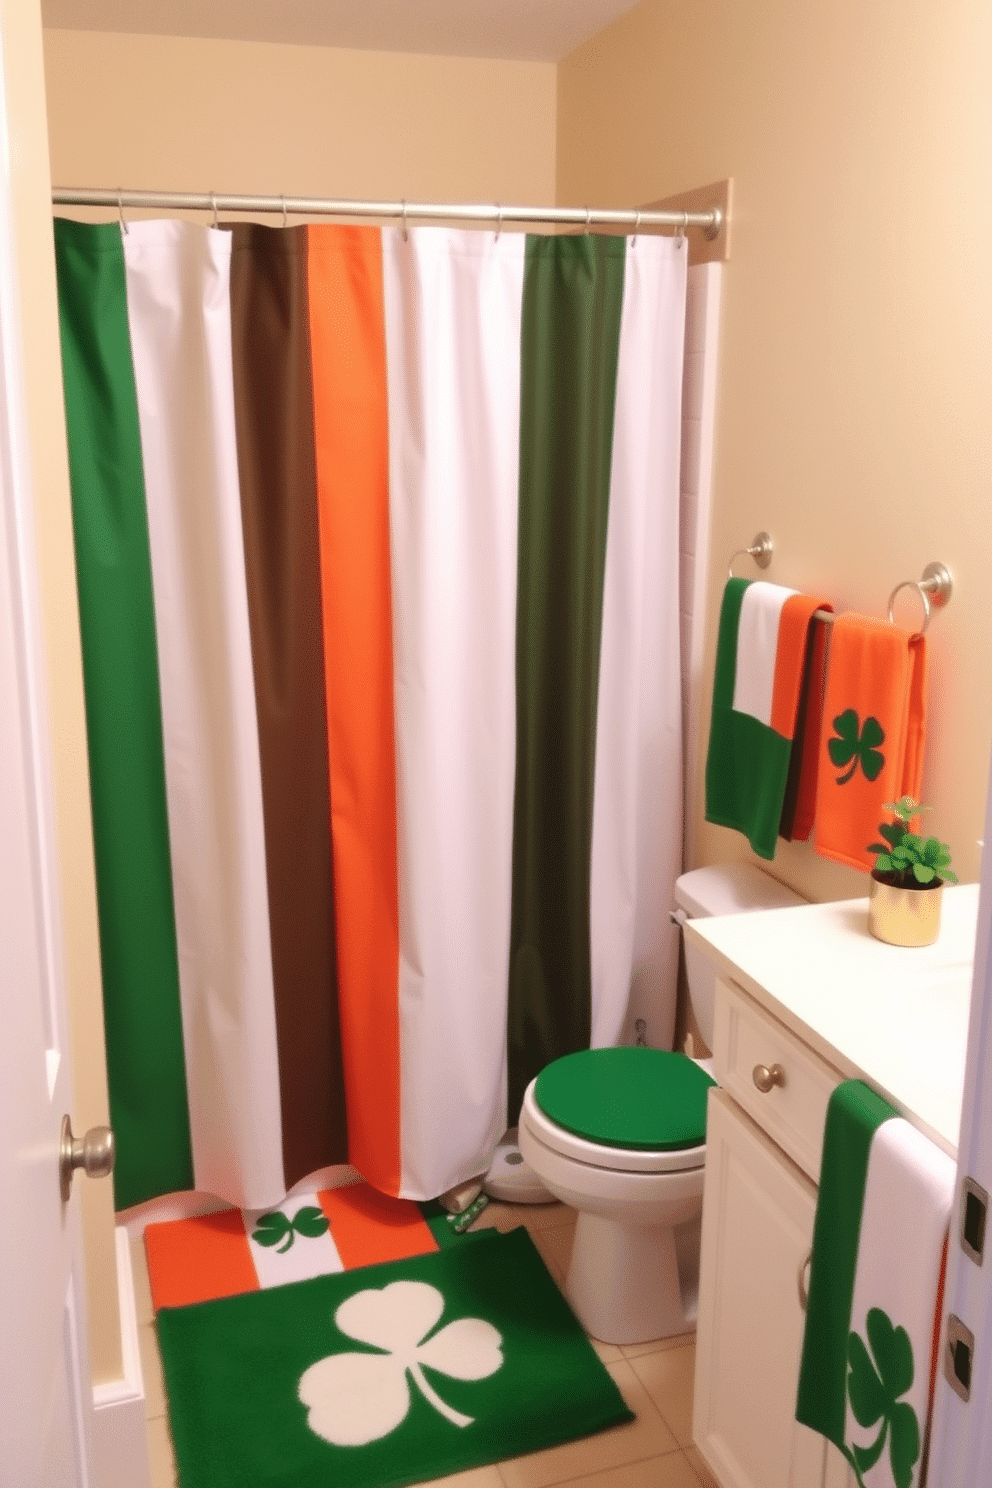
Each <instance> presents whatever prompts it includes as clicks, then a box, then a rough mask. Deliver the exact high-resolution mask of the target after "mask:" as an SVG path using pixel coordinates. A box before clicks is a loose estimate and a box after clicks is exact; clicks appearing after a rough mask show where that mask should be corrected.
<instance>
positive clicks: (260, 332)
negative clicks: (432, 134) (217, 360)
mask: <svg viewBox="0 0 992 1488" xmlns="http://www.w3.org/2000/svg"><path fill="white" fill-rule="evenodd" d="M306 255H307V237H306V229H305V228H303V227H300V228H292V229H290V230H288V231H286V230H283V229H279V228H270V227H255V226H250V225H246V226H238V227H235V228H234V240H233V248H232V258H231V336H232V345H233V353H234V401H235V420H236V424H237V442H238V469H239V477H240V483H241V509H242V521H243V527H244V542H245V567H246V574H247V582H248V613H249V619H250V624H251V638H252V657H253V661H254V668H255V698H256V706H257V709H258V734H259V748H260V756H261V766H262V806H263V814H264V817H265V852H266V863H267V869H268V884H269V926H270V936H271V944H272V975H273V983H274V988H275V1002H276V1039H277V1044H278V1050H279V1082H280V1098H281V1110H282V1130H283V1161H284V1164H285V1173H286V1184H287V1187H290V1188H291V1187H292V1186H293V1184H294V1183H296V1182H298V1181H299V1179H300V1178H303V1177H305V1176H306V1175H307V1174H308V1173H312V1172H313V1171H314V1170H315V1169H317V1168H322V1167H326V1166H328V1165H329V1164H331V1163H341V1162H347V1160H348V1138H347V1119H346V1114H345V1100H344V1073H343V1068H342V1060H341V1033H340V1028H339V1023H338V986H337V956H336V947H335V933H334V932H335V926H334V885H333V877H332V865H331V808H330V774H329V768H328V749H327V719H326V709H325V697H324V643H323V613H322V608H321V592H320V556H319V555H320V538H319V530H318V517H317V475H316V466H315V453H314V424H313V388H312V384H311V376H310V339H309V301H308V294H307V256H306Z"/></svg>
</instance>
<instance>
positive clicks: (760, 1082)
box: [751, 1064, 785, 1095]
mask: <svg viewBox="0 0 992 1488" xmlns="http://www.w3.org/2000/svg"><path fill="white" fill-rule="evenodd" d="M751 1078H752V1079H753V1080H754V1083H755V1085H757V1087H758V1089H759V1090H760V1091H761V1093H762V1095H767V1094H768V1092H769V1090H773V1089H774V1088H775V1086H776V1085H784V1084H785V1070H784V1069H783V1068H782V1066H781V1065H780V1064H773V1065H772V1066H771V1068H770V1069H769V1067H768V1065H767V1064H756V1065H755V1066H754V1072H753V1074H752V1077H751Z"/></svg>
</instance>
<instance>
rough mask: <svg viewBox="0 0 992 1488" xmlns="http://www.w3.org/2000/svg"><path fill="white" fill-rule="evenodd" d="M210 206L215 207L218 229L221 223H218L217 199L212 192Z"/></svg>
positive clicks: (215, 220)
mask: <svg viewBox="0 0 992 1488" xmlns="http://www.w3.org/2000/svg"><path fill="white" fill-rule="evenodd" d="M210 205H211V206H212V207H213V211H214V227H218V226H219V223H218V221H217V197H216V196H215V195H214V193H213V192H212V191H211V193H210Z"/></svg>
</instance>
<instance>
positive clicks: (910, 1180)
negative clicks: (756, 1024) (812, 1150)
mask: <svg viewBox="0 0 992 1488" xmlns="http://www.w3.org/2000/svg"><path fill="white" fill-rule="evenodd" d="M954 1183H955V1165H954V1162H953V1161H952V1159H951V1158H949V1157H948V1156H947V1154H946V1153H944V1152H941V1151H940V1149H939V1148H937V1147H936V1146H935V1145H934V1144H933V1142H931V1141H929V1140H928V1139H927V1138H926V1137H924V1136H923V1135H922V1133H921V1132H918V1131H917V1130H916V1128H915V1127H913V1126H910V1124H909V1122H908V1121H905V1120H903V1119H902V1118H901V1117H900V1116H899V1115H898V1113H897V1112H896V1110H895V1109H894V1108H893V1107H892V1106H891V1105H890V1104H889V1103H888V1101H886V1100H883V1099H882V1097H881V1096H879V1095H876V1094H875V1092H874V1091H873V1090H870V1089H869V1088H868V1086H867V1085H864V1084H862V1083H861V1081H859V1080H848V1081H845V1082H844V1083H843V1084H841V1085H839V1086H838V1087H837V1088H836V1090H835V1091H834V1093H833V1095H832V1096H831V1098H830V1104H829V1106H828V1107H827V1121H826V1129H825V1131H824V1137H823V1163H822V1167H821V1171H820V1191H819V1197H818V1200H817V1208H816V1219H815V1222H814V1229H813V1251H812V1258H811V1264H810V1279H809V1298H808V1302H807V1307H806V1330H805V1334H804V1337H803V1351H802V1362H801V1365H800V1372H799V1392H798V1400H797V1405H796V1417H797V1419H798V1420H799V1421H801V1422H802V1423H803V1425H806V1426H810V1427H812V1429H813V1430H814V1431H819V1432H820V1433H821V1434H822V1435H823V1436H825V1437H827V1438H828V1440H830V1441H832V1442H834V1443H835V1445H836V1446H837V1447H838V1448H839V1449H840V1451H841V1452H843V1454H844V1456H845V1457H846V1458H847V1460H848V1462H850V1463H851V1465H852V1466H853V1467H854V1468H855V1470H856V1473H857V1481H858V1482H859V1483H862V1484H864V1488H919V1485H920V1484H921V1483H922V1482H923V1480H924V1472H925V1462H926V1442H927V1428H928V1423H929V1415H930V1407H931V1403H932V1396H933V1380H934V1368H935V1361H936V1329H937V1326H938V1324H939V1318H940V1310H941V1299H940V1294H941V1289H942V1285H943V1269H944V1262H945V1259H946V1243H947V1228H948V1221H949V1218H950V1213H951V1206H952V1203H953V1198H954Z"/></svg>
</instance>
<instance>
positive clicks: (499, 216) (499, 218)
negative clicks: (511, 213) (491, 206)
mask: <svg viewBox="0 0 992 1488" xmlns="http://www.w3.org/2000/svg"><path fill="white" fill-rule="evenodd" d="M502 231H503V208H502V207H501V206H500V204H499V202H497V203H496V236H495V238H494V239H493V242H494V243H498V242H499V235H500V233H501V232H502Z"/></svg>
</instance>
